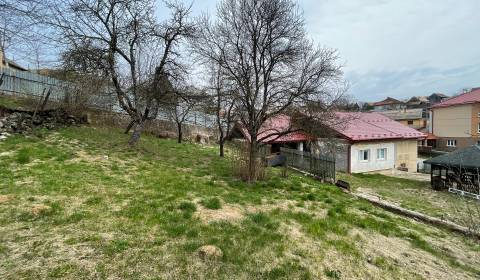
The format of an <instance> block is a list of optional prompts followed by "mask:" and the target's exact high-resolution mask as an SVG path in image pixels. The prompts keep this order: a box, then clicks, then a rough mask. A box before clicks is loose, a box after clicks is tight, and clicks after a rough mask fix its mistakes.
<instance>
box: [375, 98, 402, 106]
mask: <svg viewBox="0 0 480 280" xmlns="http://www.w3.org/2000/svg"><path fill="white" fill-rule="evenodd" d="M390 104H404V102H403V101H400V100H398V99H395V98H392V97H387V98H386V99H385V100H382V101H378V102H375V103H373V104H372V105H373V106H383V105H390Z"/></svg>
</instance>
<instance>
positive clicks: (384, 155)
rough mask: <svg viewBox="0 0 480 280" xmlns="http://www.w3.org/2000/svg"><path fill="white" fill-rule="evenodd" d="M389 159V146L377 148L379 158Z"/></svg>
mask: <svg viewBox="0 0 480 280" xmlns="http://www.w3.org/2000/svg"><path fill="white" fill-rule="evenodd" d="M386 159H387V148H382V149H377V160H386Z"/></svg>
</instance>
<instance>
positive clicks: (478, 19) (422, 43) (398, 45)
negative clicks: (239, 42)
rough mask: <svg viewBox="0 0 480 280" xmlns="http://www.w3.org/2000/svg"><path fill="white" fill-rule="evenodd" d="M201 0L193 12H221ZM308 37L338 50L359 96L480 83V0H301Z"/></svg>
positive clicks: (373, 97) (445, 90) (398, 95)
mask: <svg viewBox="0 0 480 280" xmlns="http://www.w3.org/2000/svg"><path fill="white" fill-rule="evenodd" d="M216 2H217V1H215V0H195V2H194V4H193V12H194V14H199V13H201V11H208V12H209V13H210V14H212V16H213V14H214V13H215V6H216ZM298 3H299V5H300V7H301V8H302V9H303V10H304V13H305V18H306V22H307V30H308V32H309V34H310V36H311V37H312V38H313V39H314V40H315V41H316V42H317V43H318V44H321V45H322V46H326V47H329V48H335V49H338V51H339V54H340V56H341V60H340V63H342V64H344V65H345V68H344V70H345V77H346V79H347V80H348V81H349V83H350V90H349V94H351V95H352V96H354V98H355V99H357V100H359V101H375V100H379V99H383V98H385V97H387V96H392V97H395V98H408V97H410V96H414V95H429V94H431V93H433V92H443V93H447V94H453V93H456V92H458V91H460V90H461V89H463V88H469V87H475V86H480V31H479V30H480V16H479V11H480V0H298Z"/></svg>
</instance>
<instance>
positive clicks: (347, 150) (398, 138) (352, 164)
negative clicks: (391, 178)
mask: <svg viewBox="0 0 480 280" xmlns="http://www.w3.org/2000/svg"><path fill="white" fill-rule="evenodd" d="M337 117H338V118H339V119H340V120H344V121H340V122H339V123H340V124H341V125H334V126H331V129H333V130H334V131H335V132H336V135H337V139H339V141H338V144H337V145H336V147H335V150H332V151H328V152H329V153H334V154H335V157H336V161H337V170H340V171H345V172H348V173H360V172H370V171H377V170H388V169H403V170H406V171H411V172H416V171H417V142H418V141H419V140H422V139H424V138H425V136H426V135H425V134H424V133H422V132H420V131H418V130H415V129H413V128H410V127H408V126H406V125H403V124H401V123H399V122H397V121H394V120H392V119H390V118H388V117H386V116H384V115H382V114H380V113H376V112H370V113H361V112H354V113H343V112H339V113H337ZM321 141H322V140H319V142H321Z"/></svg>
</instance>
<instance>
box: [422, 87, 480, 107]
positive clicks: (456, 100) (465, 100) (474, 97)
mask: <svg viewBox="0 0 480 280" xmlns="http://www.w3.org/2000/svg"><path fill="white" fill-rule="evenodd" d="M472 103H480V88H475V89H473V90H472V91H470V92H466V93H463V94H460V95H458V96H454V97H451V98H448V99H446V100H444V101H443V102H440V103H438V104H435V105H433V106H432V107H431V108H442V107H449V106H455V105H464V104H472Z"/></svg>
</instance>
